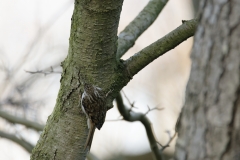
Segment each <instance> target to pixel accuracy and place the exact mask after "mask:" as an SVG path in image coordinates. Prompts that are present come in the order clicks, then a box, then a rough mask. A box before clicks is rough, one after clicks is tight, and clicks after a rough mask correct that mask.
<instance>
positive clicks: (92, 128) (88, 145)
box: [84, 125, 96, 151]
mask: <svg viewBox="0 0 240 160" xmlns="http://www.w3.org/2000/svg"><path fill="white" fill-rule="evenodd" d="M95 128H96V127H95V125H90V129H89V132H88V137H87V141H86V143H85V145H84V150H86V149H87V148H88V151H90V149H91V145H92V140H93V135H94V132H95Z"/></svg>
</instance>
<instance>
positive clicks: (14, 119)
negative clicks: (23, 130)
mask: <svg viewBox="0 0 240 160" xmlns="http://www.w3.org/2000/svg"><path fill="white" fill-rule="evenodd" d="M0 117H2V118H4V119H6V120H7V121H9V122H12V123H18V124H22V125H24V126H26V127H28V128H32V129H35V130H36V131H42V130H43V128H44V125H41V124H39V123H36V122H33V121H29V120H27V119H24V118H20V117H16V116H13V115H11V114H9V113H7V112H4V111H1V110H0Z"/></svg>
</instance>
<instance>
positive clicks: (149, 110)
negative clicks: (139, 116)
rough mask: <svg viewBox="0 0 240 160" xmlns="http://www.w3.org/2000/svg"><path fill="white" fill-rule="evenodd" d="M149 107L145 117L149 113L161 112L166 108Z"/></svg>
mask: <svg viewBox="0 0 240 160" xmlns="http://www.w3.org/2000/svg"><path fill="white" fill-rule="evenodd" d="M147 107H148V111H147V112H146V113H145V115H147V114H148V113H149V112H151V111H153V110H158V111H161V110H163V109H164V108H158V107H154V108H150V107H149V106H147Z"/></svg>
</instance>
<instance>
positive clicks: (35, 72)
mask: <svg viewBox="0 0 240 160" xmlns="http://www.w3.org/2000/svg"><path fill="white" fill-rule="evenodd" d="M25 72H27V73H30V74H44V76H46V75H48V74H61V73H62V72H59V71H54V69H53V67H52V66H50V70H37V71H27V70H25Z"/></svg>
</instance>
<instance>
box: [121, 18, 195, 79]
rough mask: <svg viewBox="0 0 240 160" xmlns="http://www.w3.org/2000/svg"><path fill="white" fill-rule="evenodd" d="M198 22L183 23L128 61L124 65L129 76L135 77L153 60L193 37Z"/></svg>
mask: <svg viewBox="0 0 240 160" xmlns="http://www.w3.org/2000/svg"><path fill="white" fill-rule="evenodd" d="M197 22H198V21H197V20H196V19H193V20H189V21H183V24H182V25H181V26H179V27H178V28H176V29H175V30H173V31H172V32H170V33H168V34H167V35H166V36H164V37H163V38H161V39H159V40H158V41H156V42H154V43H153V44H151V45H149V46H148V47H146V48H144V49H143V50H141V51H140V52H138V53H136V54H134V55H133V56H132V57H130V58H129V59H127V60H126V61H125V62H124V63H125V64H126V66H127V69H128V72H129V75H130V76H134V75H135V74H137V73H138V72H139V71H140V70H141V69H143V68H144V67H145V66H147V65H148V64H149V63H151V62H152V61H153V60H155V59H157V58H158V57H159V56H161V55H163V54H164V53H166V52H167V51H169V50H171V49H173V48H175V47H176V46H178V45H179V44H180V43H182V42H183V41H185V40H186V39H188V38H189V37H191V36H193V35H194V33H195V30H196V28H197Z"/></svg>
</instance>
